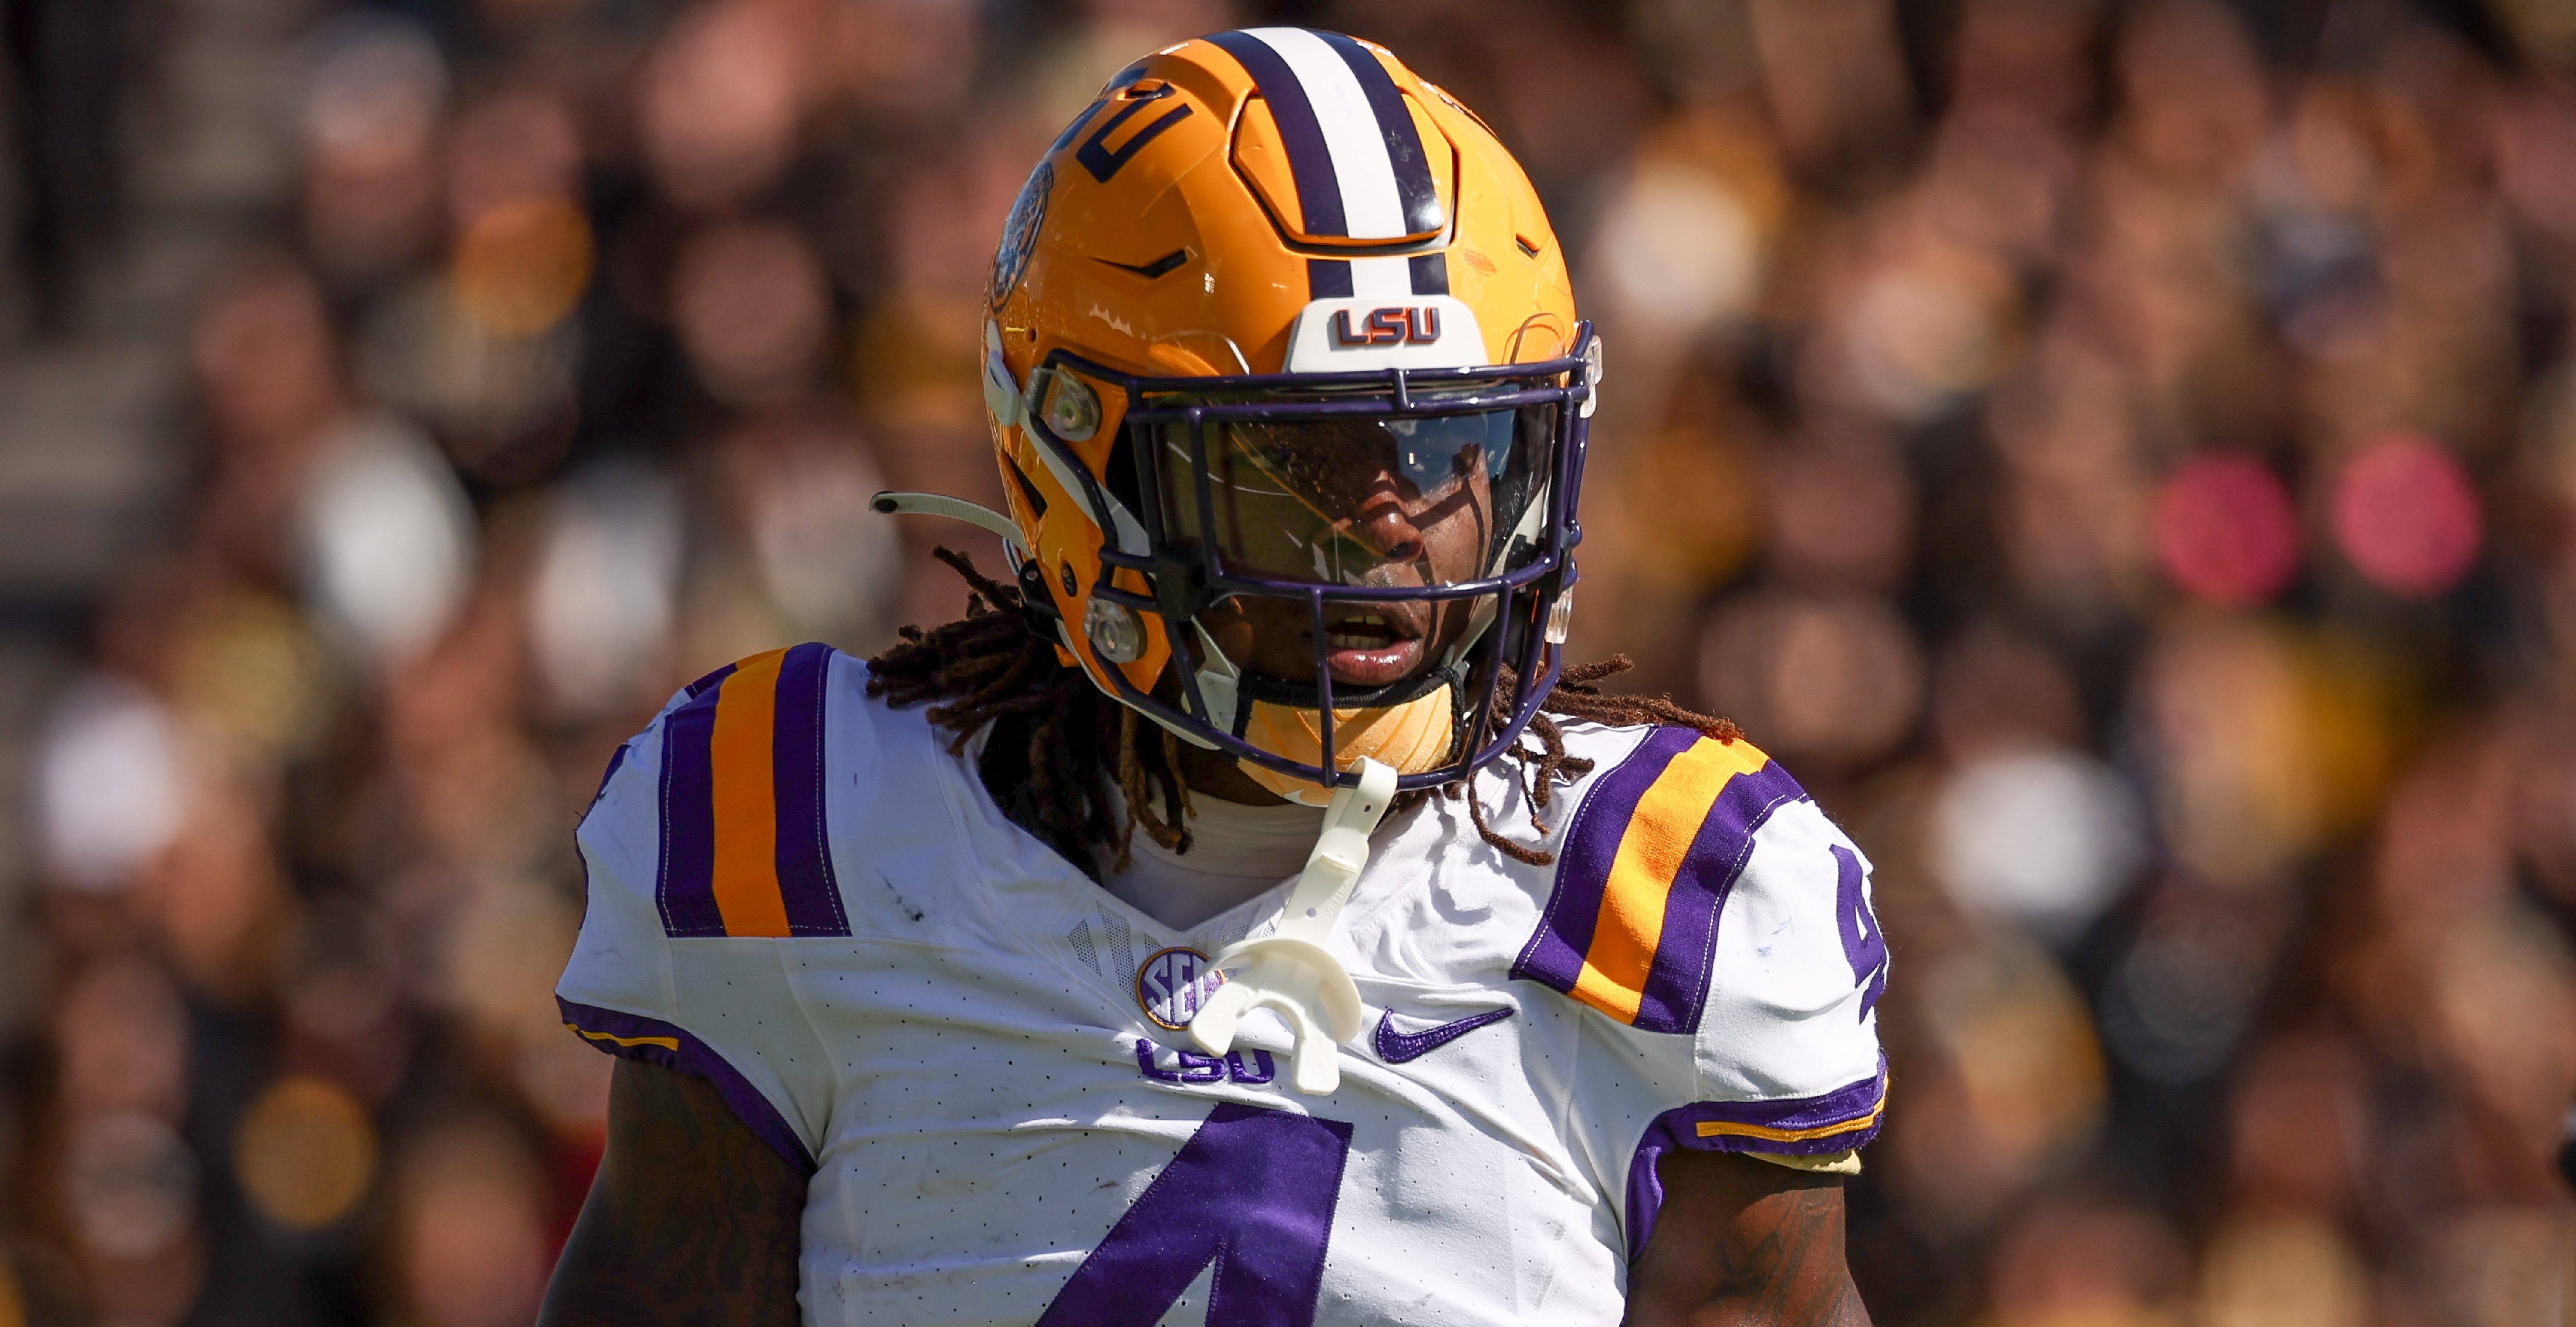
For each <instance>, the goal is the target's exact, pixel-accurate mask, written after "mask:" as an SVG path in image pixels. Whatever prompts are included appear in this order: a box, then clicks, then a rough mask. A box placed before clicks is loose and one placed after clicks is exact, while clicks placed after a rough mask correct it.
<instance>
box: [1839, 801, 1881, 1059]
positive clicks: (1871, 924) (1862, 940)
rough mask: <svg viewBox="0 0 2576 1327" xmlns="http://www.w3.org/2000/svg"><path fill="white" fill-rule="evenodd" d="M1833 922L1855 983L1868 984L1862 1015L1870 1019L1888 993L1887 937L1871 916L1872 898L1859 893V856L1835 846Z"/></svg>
mask: <svg viewBox="0 0 2576 1327" xmlns="http://www.w3.org/2000/svg"><path fill="white" fill-rule="evenodd" d="M1830 851H1832V853H1833V854H1834V874H1835V886H1836V889H1835V894H1836V898H1835V899H1834V919H1835V920H1836V921H1837V922H1838V923H1840V924H1841V928H1842V933H1843V957H1844V958H1845V959H1848V960H1850V962H1851V970H1852V981H1853V982H1855V983H1866V984H1867V985H1868V987H1869V989H1868V990H1867V991H1865V992H1863V993H1862V995H1861V997H1860V1016H1861V1017H1863V1018H1867V1017H1869V1011H1870V1009H1871V1008H1872V1007H1873V1006H1875V1005H1877V1003H1878V997H1880V996H1882V995H1885V994H1887V937H1886V936H1884V935H1882V934H1880V933H1879V929H1878V918H1877V917H1875V916H1873V915H1871V913H1870V910H1869V899H1868V898H1867V897H1866V896H1864V895H1863V894H1862V893H1861V892H1860V884H1861V871H1860V856H1859V854H1857V853H1854V852H1853V851H1852V850H1851V849H1849V848H1845V847H1842V846H1840V845H1839V844H1837V845H1835V846H1834V847H1833V848H1832V849H1831V850H1830Z"/></svg>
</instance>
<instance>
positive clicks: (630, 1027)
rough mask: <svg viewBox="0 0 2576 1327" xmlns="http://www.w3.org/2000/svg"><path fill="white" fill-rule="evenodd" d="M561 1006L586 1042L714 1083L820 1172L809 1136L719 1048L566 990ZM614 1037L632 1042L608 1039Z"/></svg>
mask: <svg viewBox="0 0 2576 1327" xmlns="http://www.w3.org/2000/svg"><path fill="white" fill-rule="evenodd" d="M555 1008H556V1009H558V1010H560V1011H561V1012H562V1014H563V1020H564V1022H565V1023H567V1024H569V1025H571V1026H572V1028H573V1030H574V1031H576V1032H578V1033H580V1034H582V1037H581V1039H582V1040H583V1041H586V1042H589V1043H590V1044H591V1045H593V1046H596V1047H598V1048H599V1049H601V1050H603V1051H606V1052H608V1053H609V1054H611V1055H622V1056H625V1057H626V1058H627V1059H630V1060H642V1061H644V1062H645V1063H647V1064H658V1065H660V1066H662V1067H663V1068H665V1069H675V1070H677V1071H679V1072H681V1073H684V1074H688V1075H690V1076H691V1077H694V1078H703V1079H705V1080H706V1081H707V1082H709V1083H712V1084H714V1085H715V1089H716V1095H718V1096H720V1097H723V1098H724V1103H725V1105H727V1106H729V1107H731V1108H732V1110H733V1113H734V1117H735V1118H736V1119H739V1120H741V1121H742V1122H743V1124H744V1125H745V1126H746V1127H748V1128H749V1129H750V1130H751V1131H752V1132H753V1133H754V1134H757V1135H759V1137H760V1141H762V1142H764V1143H767V1144H769V1146H770V1150H772V1151H774V1152H776V1153H778V1155H780V1156H782V1157H785V1158H786V1159H787V1164H789V1165H791V1166H794V1167H796V1170H797V1173H798V1174H801V1175H806V1176H811V1175H812V1174H813V1173H814V1154H813V1153H811V1152H808V1151H806V1150H805V1140H803V1139H801V1138H799V1137H797V1136H796V1130H795V1129H794V1128H793V1127H791V1126H790V1125H789V1124H788V1123H787V1117H786V1116H783V1115H781V1114H779V1113H778V1108H777V1107H776V1106H773V1105H771V1104H769V1098H767V1097H765V1096H762V1095H761V1093H760V1089H759V1088H756V1087H753V1086H752V1085H751V1080H750V1079H748V1078H745V1077H743V1076H742V1073H741V1071H740V1070H737V1069H735V1068H734V1067H733V1065H732V1064H731V1063H729V1062H727V1061H726V1059H725V1058H724V1056H722V1055H720V1054H718V1053H717V1052H716V1050H715V1048H714V1047H711V1046H709V1045H707V1044H706V1043H705V1042H703V1041H700V1040H698V1039H697V1038H696V1037H693V1036H691V1035H689V1034H688V1033H687V1032H686V1031H684V1030H682V1029H681V1028H679V1027H676V1026H674V1025H672V1024H669V1023H665V1022H663V1021H662V1020H660V1019H658V1018H646V1017H644V1016H643V1015H641V1014H629V1013H625V1012H622V1011H620V1010H616V1009H602V1008H600V1007H599V1006H597V1005H587V1004H580V1003H577V1002H575V1001H572V1000H567V999H565V998H563V997H562V996H560V995H558V996H556V997H555ZM612 1037H613V1038H618V1039H620V1040H622V1041H624V1042H627V1043H630V1044H624V1045H621V1044H619V1041H612V1040H606V1038H612ZM656 1037H658V1038H667V1039H669V1040H670V1041H672V1042H674V1043H676V1044H677V1047H678V1049H676V1050H675V1049H673V1048H672V1047H670V1046H661V1045H655V1044H653V1043H652V1042H650V1041H647V1040H644V1038H656Z"/></svg>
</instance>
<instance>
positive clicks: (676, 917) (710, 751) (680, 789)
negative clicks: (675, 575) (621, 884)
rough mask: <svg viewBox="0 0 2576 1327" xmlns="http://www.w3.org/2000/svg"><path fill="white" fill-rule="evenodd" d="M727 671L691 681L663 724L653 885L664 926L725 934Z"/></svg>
mask: <svg viewBox="0 0 2576 1327" xmlns="http://www.w3.org/2000/svg"><path fill="white" fill-rule="evenodd" d="M732 675H733V669H732V668H730V667H726V668H720V669H717V670H716V671H715V672H712V673H709V674H707V675H706V676H705V677H702V678H700V679H698V680H697V681H696V682H693V683H690V684H689V699H688V701H687V703H685V704H683V705H681V706H680V707H679V708H678V709H675V710H673V711H671V713H670V715H669V717H667V718H665V719H663V720H662V845H661V867H660V870H659V871H657V872H656V873H655V877H654V881H653V897H654V901H655V902H657V903H658V904H660V905H661V909H662V929H663V931H664V932H666V933H668V934H670V935H675V936H702V935H722V934H724V933H725V927H724V914H723V913H722V912H721V911H719V910H718V909H717V908H716V795H715V784H716V777H715V750H714V746H713V743H714V741H715V733H716V699H717V697H719V696H721V695H723V694H724V685H723V684H724V680H725V679H726V678H727V677H730V676H732Z"/></svg>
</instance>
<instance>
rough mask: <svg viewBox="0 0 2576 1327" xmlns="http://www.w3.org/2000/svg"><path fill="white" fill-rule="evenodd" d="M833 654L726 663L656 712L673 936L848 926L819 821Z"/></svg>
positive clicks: (816, 651) (664, 900)
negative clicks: (675, 702) (662, 712)
mask: <svg viewBox="0 0 2576 1327" xmlns="http://www.w3.org/2000/svg"><path fill="white" fill-rule="evenodd" d="M834 653H835V652H834V650H833V649H832V647H830V646H828V645H816V644H806V645H798V646H795V647H794V648H792V649H784V650H772V651H770V652H768V653H766V654H755V655H753V656H751V657H750V658H748V659H744V660H742V661H741V662H739V663H734V664H729V665H727V666H725V667H723V668H719V669H717V670H716V671H714V672H712V673H709V674H707V675H706V676H705V677H702V678H699V679H698V680H697V681H695V682H692V683H690V684H689V686H688V689H687V691H686V693H685V696H686V698H685V699H683V700H682V701H681V702H680V703H679V704H678V705H677V706H675V707H674V708H673V709H672V710H671V711H670V713H669V714H668V715H667V716H666V717H665V718H664V719H663V728H662V777H661V788H660V800H661V806H660V810H661V830H662V833H661V844H660V857H661V864H660V867H659V869H658V871H657V875H656V880H655V885H654V892H655V894H656V896H657V897H658V900H659V902H660V905H661V910H662V919H663V923H664V926H665V927H666V928H667V930H668V931H669V933H670V934H671V935H673V936H720V935H721V936H785V935H848V934H849V933H850V923H849V918H848V917H847V916H846V915H845V914H844V913H843V911H842V907H841V891H840V886H839V884H838V882H837V881H836V880H835V879H834V878H833V874H832V854H831V847H830V834H829V829H828V827H827V825H826V823H825V818H824V786H825V785H824V770H823V750H824V738H825V731H826V730H825V725H824V705H825V700H826V697H827V695H828V694H829V692H830V689H831V688H830V679H831V664H832V656H833V654H834Z"/></svg>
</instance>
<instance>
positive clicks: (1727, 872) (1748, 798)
mask: <svg viewBox="0 0 2576 1327" xmlns="http://www.w3.org/2000/svg"><path fill="white" fill-rule="evenodd" d="M1806 795H1807V794H1806V792H1805V790H1803V789H1801V788H1800V787H1799V786H1798V781H1797V780H1795V779H1792V778H1790V777H1789V772H1788V771H1787V770H1784V769H1782V768H1780V762H1779V761H1776V760H1774V761H1772V762H1770V763H1769V764H1766V765H1764V766H1763V767H1762V768H1760V769H1758V770H1755V771H1753V772H1752V773H1750V774H1738V775H1736V776H1735V777H1734V778H1731V779H1728V780H1727V781H1726V787H1725V788H1724V789H1723V790H1721V791H1720V792H1719V793H1718V795H1717V804H1716V805H1715V806H1712V807H1710V808H1709V812H1708V819H1706V820H1703V821H1701V822H1700V826H1699V834H1698V836H1697V837H1695V838H1693V839H1692V840H1691V846H1690V855H1689V856H1687V857H1685V858H1683V859H1682V869H1681V873H1680V874H1679V875H1677V876H1675V877H1674V878H1673V889H1672V893H1671V894H1670V895H1668V896H1666V898H1665V900H1664V931H1663V941H1662V943H1660V944H1658V945H1657V946H1655V963H1654V967H1653V968H1652V969H1651V970H1649V971H1648V972H1647V974H1646V990H1645V994H1644V998H1643V999H1641V1000H1640V1001H1639V1002H1638V1004H1637V1021H1636V1024H1635V1026H1636V1027H1637V1028H1638V1029H1639V1030H1641V1031H1646V1032H1697V1031H1698V1030H1699V1015H1700V1009H1701V1007H1702V1006H1703V1005H1705V1004H1707V1003H1708V983H1709V978H1710V975H1711V970H1712V969H1713V968H1714V967H1715V965H1716V959H1717V919H1718V915H1719V914H1720V913H1723V912H1724V911H1725V910H1726V896H1727V893H1728V891H1730V890H1732V889H1733V888H1734V887H1735V879H1736V877H1737V876H1739V875H1741V874H1743V871H1744V862H1745V859H1746V858H1747V857H1750V856H1751V855H1752V853H1753V834H1754V831H1756V830H1759V829H1761V828H1762V824H1763V822H1764V821H1767V820H1769V819H1770V818H1771V813H1772V812H1773V811H1775V810H1777V809H1779V807H1780V806H1781V805H1782V804H1784V803H1788V802H1794V801H1797V800H1798V799H1799V798H1802V797H1804V796H1806ZM1612 846H1613V848H1614V850H1615V848H1616V844H1615V843H1614V844H1613V845H1612Z"/></svg>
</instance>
